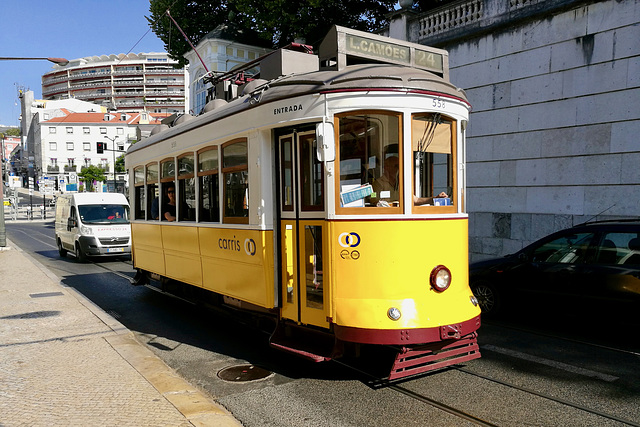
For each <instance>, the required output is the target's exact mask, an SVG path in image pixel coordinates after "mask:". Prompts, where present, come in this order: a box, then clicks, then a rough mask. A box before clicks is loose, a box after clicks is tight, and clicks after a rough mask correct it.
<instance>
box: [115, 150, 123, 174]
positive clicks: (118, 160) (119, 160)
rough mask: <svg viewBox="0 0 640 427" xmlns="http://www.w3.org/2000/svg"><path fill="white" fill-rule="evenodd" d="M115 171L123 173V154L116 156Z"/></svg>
mask: <svg viewBox="0 0 640 427" xmlns="http://www.w3.org/2000/svg"><path fill="white" fill-rule="evenodd" d="M116 172H117V173H124V154H123V155H121V156H119V157H117V158H116Z"/></svg>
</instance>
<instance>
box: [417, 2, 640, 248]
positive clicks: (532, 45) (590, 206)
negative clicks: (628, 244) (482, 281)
mask: <svg viewBox="0 0 640 427" xmlns="http://www.w3.org/2000/svg"><path fill="white" fill-rule="evenodd" d="M465 4H469V7H467V8H463V7H461V6H462V5H465ZM455 7H457V8H458V10H459V11H462V12H456V13H454V14H453V15H452V14H451V13H450V14H449V15H450V16H454V17H455V18H456V20H451V21H447V22H451V23H452V25H449V26H446V27H442V25H441V24H438V25H440V27H441V29H440V30H439V31H437V32H432V36H429V35H428V34H429V31H428V30H426V29H425V28H424V27H425V26H426V25H427V24H426V23H428V22H439V21H438V20H433V19H432V20H431V21H429V20H428V19H427V17H425V16H419V17H414V18H412V19H410V20H409V21H408V26H409V39H410V41H414V42H419V43H422V44H427V45H432V46H433V45H435V46H437V47H442V48H444V49H447V50H448V51H449V61H450V67H451V81H452V82H453V83H454V84H455V85H457V86H459V87H462V88H464V89H465V91H466V93H467V95H468V97H469V100H470V101H471V104H472V105H473V112H472V114H471V118H470V123H469V128H468V140H467V162H468V165H467V185H468V187H467V188H468V191H467V192H468V199H467V200H468V204H467V210H468V212H469V213H470V255H471V259H472V260H477V259H481V258H486V257H490V256H497V255H504V254H506V253H511V252H514V251H516V250H518V249H520V248H522V247H523V246H525V245H527V244H528V243H531V242H532V241H534V240H536V239H538V238H540V237H542V236H544V235H546V234H549V233H551V232H553V231H556V230H558V229H562V228H565V227H568V226H571V225H574V224H578V223H581V222H584V221H587V220H591V219H610V218H619V217H634V218H639V217H640V0H606V1H559V0H535V1H534V0H510V1H509V2H506V1H504V0H469V1H466V2H455V3H454V4H449V5H447V6H445V7H444V8H441V9H440V10H436V11H433V12H431V14H433V13H440V14H441V15H442V14H443V13H444V9H446V8H455ZM465 11H469V12H468V13H469V19H468V21H465V19H464V15H463V16H460V14H461V13H463V12H464V13H467V12H465ZM445 15H446V13H445ZM447 19H448V18H447ZM465 26H466V30H465Z"/></svg>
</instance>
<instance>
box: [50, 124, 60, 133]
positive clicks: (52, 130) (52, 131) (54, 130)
mask: <svg viewBox="0 0 640 427" xmlns="http://www.w3.org/2000/svg"><path fill="white" fill-rule="evenodd" d="M57 130H58V129H57V128H56V127H53V126H52V127H50V128H49V133H56V131H57Z"/></svg>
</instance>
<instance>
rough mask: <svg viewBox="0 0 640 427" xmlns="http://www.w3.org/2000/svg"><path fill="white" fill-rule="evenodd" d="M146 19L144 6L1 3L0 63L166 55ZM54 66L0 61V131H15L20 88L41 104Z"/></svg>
mask: <svg viewBox="0 0 640 427" xmlns="http://www.w3.org/2000/svg"><path fill="white" fill-rule="evenodd" d="M146 15H149V1H148V0H107V1H97V0H61V1H51V0H48V1H44V0H0V16H2V23H1V24H0V57H58V58H60V57H61V58H66V59H69V60H71V59H77V58H83V57H85V56H94V55H110V54H119V53H129V52H133V53H140V52H164V44H163V43H162V41H161V40H160V39H158V38H157V37H156V35H155V34H154V33H153V32H152V31H150V30H149V25H148V23H147V20H146V19H145V16H146ZM147 31H148V32H147ZM145 34H146V35H145ZM143 36H144V37H143ZM136 43H137V44H136ZM52 65H53V64H51V63H50V62H48V61H0V125H6V126H19V117H20V102H19V100H18V96H17V93H18V88H19V87H24V88H28V89H30V90H32V91H33V92H34V96H35V98H36V99H40V98H41V97H42V83H41V77H42V75H43V74H44V73H46V72H48V71H51V70H52V68H51V66H52ZM16 103H17V105H16Z"/></svg>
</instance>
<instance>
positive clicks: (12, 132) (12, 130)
mask: <svg viewBox="0 0 640 427" xmlns="http://www.w3.org/2000/svg"><path fill="white" fill-rule="evenodd" d="M6 135H7V136H20V128H9V129H7V133H6Z"/></svg>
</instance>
